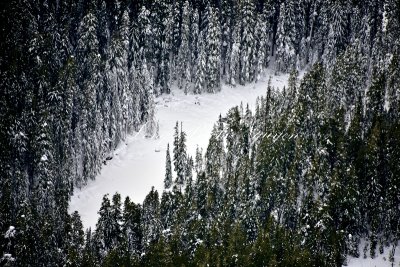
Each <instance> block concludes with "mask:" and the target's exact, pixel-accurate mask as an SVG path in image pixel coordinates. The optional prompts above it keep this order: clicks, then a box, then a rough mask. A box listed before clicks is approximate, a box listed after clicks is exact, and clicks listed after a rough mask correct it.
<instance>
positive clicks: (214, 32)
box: [199, 6, 221, 93]
mask: <svg viewBox="0 0 400 267" xmlns="http://www.w3.org/2000/svg"><path fill="white" fill-rule="evenodd" d="M207 19H208V24H207V34H206V38H205V47H204V48H205V49H206V68H205V84H206V88H207V92H209V93H215V92H218V91H220V90H221V73H220V71H221V70H220V69H221V51H220V48H221V44H220V38H221V26H220V23H219V19H218V17H217V11H216V9H214V8H213V7H211V6H208V8H207ZM204 48H203V49H204ZM199 60H202V59H201V57H200V59H199Z"/></svg>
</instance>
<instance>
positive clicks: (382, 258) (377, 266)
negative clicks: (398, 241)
mask: <svg viewBox="0 0 400 267" xmlns="http://www.w3.org/2000/svg"><path fill="white" fill-rule="evenodd" d="M365 242H366V241H365V240H361V243H360V245H359V252H360V257H358V258H353V257H351V256H349V257H347V265H343V266H347V267H391V266H394V267H398V266H400V246H397V247H396V250H395V253H394V263H393V265H392V263H391V262H390V261H389V253H390V250H391V249H392V247H384V251H383V253H382V254H380V253H379V250H378V248H377V249H376V256H375V258H373V259H372V258H371V257H370V251H369V249H368V250H367V253H366V254H367V258H364V252H363V248H364V245H365Z"/></svg>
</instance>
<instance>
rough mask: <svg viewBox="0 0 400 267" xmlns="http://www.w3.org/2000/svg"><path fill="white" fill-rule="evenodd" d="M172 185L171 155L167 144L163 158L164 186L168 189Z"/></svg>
mask: <svg viewBox="0 0 400 267" xmlns="http://www.w3.org/2000/svg"><path fill="white" fill-rule="evenodd" d="M171 186H172V167H171V156H170V154H169V144H168V145H167V154H166V159H165V178H164V188H165V189H167V190H168V189H169V188H171Z"/></svg>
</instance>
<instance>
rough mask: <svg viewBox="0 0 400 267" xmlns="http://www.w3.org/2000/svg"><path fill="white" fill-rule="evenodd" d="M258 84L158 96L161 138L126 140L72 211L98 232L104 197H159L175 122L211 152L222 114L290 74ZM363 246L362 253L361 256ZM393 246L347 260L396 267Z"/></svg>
mask: <svg viewBox="0 0 400 267" xmlns="http://www.w3.org/2000/svg"><path fill="white" fill-rule="evenodd" d="M263 77H264V78H262V79H261V80H260V81H259V82H257V83H251V84H248V85H246V86H240V85H237V86H235V87H232V86H229V85H223V86H222V90H221V92H219V93H216V94H206V93H204V94H201V95H193V94H189V95H185V94H184V93H183V91H182V90H179V89H177V88H173V90H172V92H171V94H170V95H162V96H160V97H158V98H156V100H155V101H156V121H158V122H159V127H160V128H159V135H160V138H159V139H149V138H146V137H145V131H144V127H143V128H142V129H141V130H140V131H138V132H135V133H132V134H131V135H129V136H128V137H127V139H126V140H125V142H123V143H121V144H120V145H119V146H118V148H117V149H116V150H115V151H114V153H113V155H112V159H111V160H109V161H107V162H106V165H104V166H103V168H102V170H101V172H100V174H99V175H97V177H96V180H94V181H89V182H88V184H87V185H86V186H84V187H82V188H81V189H78V188H75V190H74V195H73V196H72V198H71V201H70V206H69V209H70V212H73V211H75V210H77V211H78V212H79V214H80V215H81V219H82V222H83V226H84V228H89V227H91V229H92V230H94V228H95V226H96V222H97V219H98V213H97V212H98V211H99V209H100V205H101V201H102V198H103V196H104V195H105V194H109V195H110V197H111V196H112V195H113V194H114V193H115V192H118V193H120V194H121V197H122V200H124V199H125V197H126V196H129V197H130V198H131V200H132V201H134V202H136V203H142V202H143V200H144V198H145V196H146V195H147V194H148V193H149V191H150V190H151V187H152V186H154V188H155V189H156V190H158V192H159V193H160V194H161V193H162V190H163V180H164V175H165V153H166V149H167V144H168V143H169V144H170V152H171V154H172V143H173V134H174V127H175V124H176V122H177V121H178V122H179V123H180V122H182V125H183V130H184V131H185V132H186V134H187V143H186V145H187V151H188V154H189V155H191V156H193V157H194V156H195V151H196V147H197V146H198V147H199V148H202V149H203V154H204V152H205V150H206V148H207V144H208V139H209V137H210V134H211V130H212V127H213V125H214V123H215V122H216V121H217V119H218V116H219V115H220V114H222V115H223V116H224V115H225V114H226V113H227V111H228V110H229V109H230V108H232V107H234V106H236V105H240V103H243V106H244V107H246V104H247V103H248V104H249V106H250V108H251V109H253V110H254V105H255V102H256V98H257V97H258V96H265V94H266V90H267V85H268V80H269V78H270V77H271V85H272V86H273V87H274V88H276V89H282V88H283V87H284V86H286V85H287V79H288V75H287V74H285V75H275V74H274V71H273V70H269V69H267V70H266V71H265V75H264V76H263ZM361 250H362V246H360V254H362V251H361ZM388 253H389V248H385V252H384V253H383V254H382V255H381V254H378V256H377V257H376V258H375V259H371V258H367V259H364V258H363V257H362V256H361V257H360V258H351V257H349V259H348V266H350V267H369V266H371V267H372V266H388V267H389V266H392V265H391V263H390V262H389V260H388ZM399 262H400V248H398V249H397V250H396V257H395V264H394V265H393V266H396V267H397V266H400V265H399Z"/></svg>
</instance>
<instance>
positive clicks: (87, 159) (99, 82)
mask: <svg viewBox="0 0 400 267" xmlns="http://www.w3.org/2000/svg"><path fill="white" fill-rule="evenodd" d="M0 6H1V8H0V32H1V36H2V38H1V40H0V88H1V90H0V147H1V149H0V177H1V179H0V214H1V218H0V257H1V258H0V264H1V265H16V266H41V265H43V266H101V265H104V266H146V265H147V266H158V265H159V266H183V265H186V266H191V265H200V266H202V265H207V264H209V265H215V266H226V265H229V266H337V265H341V264H342V263H344V261H345V257H346V255H347V254H352V255H355V256H358V255H359V251H358V243H359V241H360V239H362V238H364V239H367V240H368V243H367V244H366V246H365V251H364V254H365V255H366V256H367V255H368V256H372V257H373V256H376V253H377V252H378V251H379V252H380V253H381V252H382V251H383V248H384V245H387V244H389V245H393V250H394V247H395V246H394V244H396V242H397V241H398V240H399V238H400V234H399V232H400V229H399V223H398V222H399V220H400V213H399V210H398V206H399V204H400V194H399V193H398V192H399V189H400V169H399V166H400V165H399V159H400V154H399V153H400V152H399V151H400V124H399V118H400V115H399V112H400V93H399V92H400V89H399V88H400V87H399V86H400V80H399V77H400V72H399V47H400V42H399V38H398V36H399V34H400V21H399V18H400V15H399V14H400V5H399V3H398V1H395V0H387V1H367V2H365V3H364V2H362V1H300V2H299V1H293V0H287V1H253V0H245V1H234V0H224V1H211V2H206V1H197V0H196V1H183V0H179V1H162V0H157V1H153V2H152V1H147V2H146V1H105V0H90V1H83V0H79V1H73V0H66V1H30V0H21V1H17V0H11V1H1V4H0ZM318 62H321V63H318ZM269 63H272V65H271V66H275V68H276V70H277V71H282V72H288V71H291V75H290V79H289V84H288V86H287V88H284V89H283V90H282V92H280V91H279V90H274V88H273V87H272V86H271V85H270V84H269V86H268V87H267V88H266V91H267V94H266V96H265V97H261V98H260V99H259V100H258V103H257V105H256V107H255V112H254V115H253V114H252V112H251V111H250V109H249V108H246V109H244V108H243V107H235V108H232V109H231V110H230V111H229V113H228V114H227V115H226V117H224V118H222V117H220V119H219V120H218V122H217V123H216V125H215V127H214V129H213V131H212V133H211V138H210V141H209V145H208V147H207V150H206V151H205V152H206V153H205V155H204V158H203V155H202V152H200V150H199V151H198V153H196V157H195V164H193V160H192V159H191V158H190V157H189V155H187V151H186V144H185V143H186V134H185V132H183V130H182V126H181V128H179V124H177V126H176V134H175V140H174V148H173V153H174V155H173V164H174V170H175V172H176V175H177V176H176V180H175V181H174V183H175V184H174V185H173V181H172V170H171V162H170V159H169V158H170V155H169V151H168V152H167V162H166V170H167V173H166V177H165V188H166V189H168V190H167V191H166V192H163V194H162V196H161V201H160V199H159V195H158V193H157V192H156V191H154V190H152V191H151V192H150V193H149V195H148V196H147V197H146V199H145V201H144V203H143V206H140V205H137V204H135V203H132V202H131V201H130V200H129V199H126V200H125V202H124V205H123V207H122V202H121V196H120V195H119V194H115V195H114V196H113V198H112V200H111V201H110V199H109V198H108V197H107V196H105V197H104V198H103V203H102V206H101V209H100V211H99V215H100V218H99V221H98V224H97V226H96V229H95V231H94V232H93V233H92V232H91V231H90V230H89V231H87V232H86V236H85V237H84V233H83V231H82V223H81V221H80V218H79V215H78V214H77V213H73V214H72V215H69V214H68V201H69V197H70V195H71V194H72V192H73V186H77V187H80V186H83V185H85V183H86V182H87V181H88V180H89V179H94V178H95V176H96V174H97V173H98V172H99V171H100V169H101V165H102V164H103V163H104V164H106V163H107V158H108V159H109V158H110V156H112V155H111V154H112V152H113V150H114V149H115V148H116V147H117V145H118V144H119V143H120V142H122V141H123V140H124V139H125V137H126V135H127V134H128V133H130V132H132V131H134V130H136V131H138V130H139V129H140V127H141V126H142V125H143V124H145V123H146V126H147V127H146V136H148V137H152V136H153V135H154V129H155V121H154V106H155V103H154V95H158V94H161V93H170V91H171V87H172V86H173V85H174V82H175V81H176V82H177V85H178V87H179V88H181V89H182V90H184V91H185V93H190V92H191V91H193V92H194V93H202V92H217V91H219V90H220V88H221V81H223V80H226V81H228V83H229V84H231V85H235V84H236V83H237V82H238V83H240V84H246V83H249V82H253V81H258V80H259V79H260V77H261V76H262V72H263V68H264V67H266V66H267V65H268V64H269ZM314 63H316V64H314ZM301 68H307V70H309V71H308V72H307V73H306V74H305V75H304V78H303V79H302V81H301V82H300V83H298V82H297V78H298V71H299V70H300V69H301ZM193 167H195V170H196V172H195V177H193ZM194 179H195V180H194ZM171 187H172V190H169V189H170V188H171ZM392 254H393V253H392ZM390 260H392V259H390Z"/></svg>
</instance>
